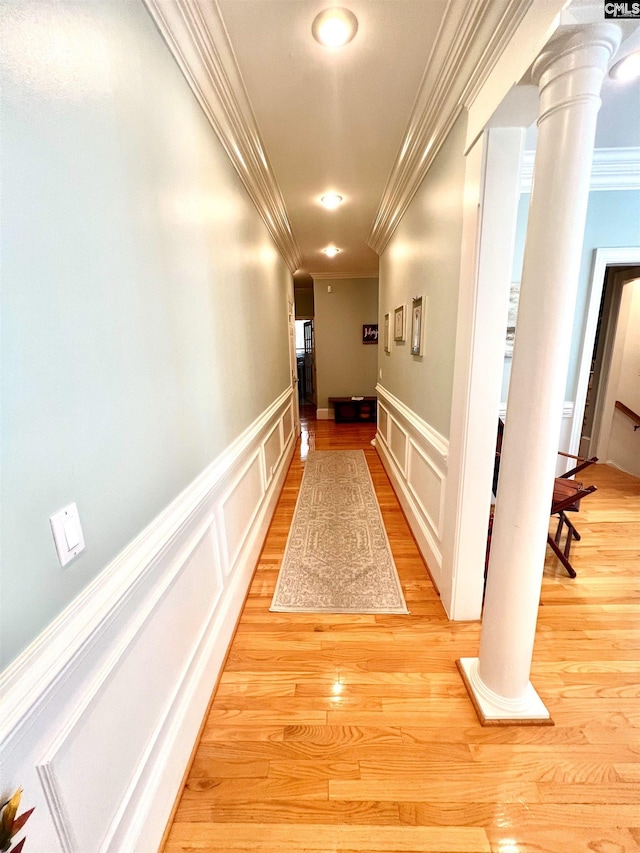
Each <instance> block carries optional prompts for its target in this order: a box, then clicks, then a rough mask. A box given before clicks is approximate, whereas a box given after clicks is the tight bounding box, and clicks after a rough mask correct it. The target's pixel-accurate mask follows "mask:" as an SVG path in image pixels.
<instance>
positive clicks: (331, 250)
mask: <svg viewBox="0 0 640 853" xmlns="http://www.w3.org/2000/svg"><path fill="white" fill-rule="evenodd" d="M322 251H323V252H324V253H325V255H326V256H327V257H328V258H335V256H336V255H337V254H338V252H339V251H340V249H338V248H336V246H327V248H326V249H323V250H322Z"/></svg>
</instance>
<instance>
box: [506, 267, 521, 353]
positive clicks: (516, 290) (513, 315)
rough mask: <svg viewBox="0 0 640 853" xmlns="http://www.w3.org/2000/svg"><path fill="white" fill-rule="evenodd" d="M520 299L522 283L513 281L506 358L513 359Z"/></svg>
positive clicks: (510, 293)
mask: <svg viewBox="0 0 640 853" xmlns="http://www.w3.org/2000/svg"><path fill="white" fill-rule="evenodd" d="M519 299H520V282H519V281H512V282H511V287H510V288H509V313H508V315H507V340H506V342H505V348H504V357H505V358H512V356H513V342H514V340H515V337H516V320H517V319H518V301H519Z"/></svg>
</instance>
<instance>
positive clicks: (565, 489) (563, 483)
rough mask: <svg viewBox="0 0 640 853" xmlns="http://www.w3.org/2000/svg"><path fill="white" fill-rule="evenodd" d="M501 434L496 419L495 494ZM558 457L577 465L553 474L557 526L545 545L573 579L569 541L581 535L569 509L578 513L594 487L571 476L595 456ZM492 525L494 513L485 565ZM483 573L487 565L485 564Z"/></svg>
mask: <svg viewBox="0 0 640 853" xmlns="http://www.w3.org/2000/svg"><path fill="white" fill-rule="evenodd" d="M503 435H504V422H503V420H502V418H498V437H497V441H496V459H495V463H494V466H493V493H494V495H495V494H497V489H498V478H499V476H500V456H501V453H502V439H503ZM558 456H562V457H564V458H565V459H574V460H575V461H576V462H577V463H578V464H577V465H576V466H575V467H574V468H571V470H569V471H567V472H566V473H564V474H562V476H560V477H556V478H555V481H554V486H553V498H552V500H551V513H550V514H551V515H552V516H553V515H557V516H558V526H557V527H556V532H555V535H554V536H553V537H552V536H551V534H548V535H547V544H548V545H549V547H550V548H551V550H552V551H553V553H554V554H555V555H556V557H557V558H558V559H559V560H560V562H561V563H562V565H563V566H564V568H565V569H566V571H567V574H568V575H569V577H572V578H575V576H576V572H575V569H574V568H573V566H572V565H571V563H570V562H569V553H570V551H571V543H572V542H573V541H574V540H575V541H576V542H579V541H580V534H579V533H578V531H577V530H576V528H575V526H574V525H573V523H572V522H571V521H570V520H569V518H568V517H567V515H566V514H567V513H568V512H579V510H580V501H581V500H582V498H584V497H586V496H587V495H591V494H593V492H595V491H596V487H595V486H587V487H584V486H583V484H582V483H578V482H576V481H575V480H573V479H571V478H572V477H574V476H575V475H576V474H577V473H578V472H579V471H583V470H584V469H585V468H588V467H589V465H593V464H594V463H596V462H597V461H598V457H597V456H592V457H591V459H585V458H583V457H581V456H574V455H573V454H572V453H562V452H561V451H558ZM492 527H493V513H492V514H491V518H490V520H489V535H488V540H487V558H486V560H487V566H488V564H489V550H490V546H491V532H492ZM565 528H566V539H565V543H564V547H563V548H561V547H560V540H561V538H562V533H563V531H564V530H565ZM485 574H486V567H485Z"/></svg>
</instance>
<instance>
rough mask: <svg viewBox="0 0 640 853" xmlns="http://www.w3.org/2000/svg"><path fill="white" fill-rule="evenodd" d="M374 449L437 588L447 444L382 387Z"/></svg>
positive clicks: (440, 567) (439, 569)
mask: <svg viewBox="0 0 640 853" xmlns="http://www.w3.org/2000/svg"><path fill="white" fill-rule="evenodd" d="M376 392H377V394H378V431H377V435H376V448H377V450H378V453H379V454H380V458H381V459H382V463H383V465H384V467H385V469H386V471H387V473H388V475H389V478H390V479H391V482H392V484H393V487H394V489H395V492H396V494H397V495H398V499H399V501H400V504H401V505H402V508H403V510H404V512H405V515H406V516H407V520H408V521H409V526H410V527H411V530H412V532H413V535H414V536H415V537H416V541H417V543H418V546H419V548H420V551H421V553H422V556H423V557H424V559H425V562H426V563H427V566H428V567H429V572H430V573H431V577H432V578H433V581H434V583H435V585H436V587H438V585H439V582H440V575H441V571H442V516H443V506H444V496H445V488H446V479H447V454H448V441H447V439H446V438H444V437H443V436H441V435H440V434H439V433H437V432H436V431H435V430H434V429H433V428H432V427H430V426H429V424H427V423H426V422H425V421H423V420H422V419H421V418H420V417H419V416H418V415H416V414H415V412H412V411H411V410H410V409H408V408H407V407H406V406H405V405H404V403H402V402H401V401H400V400H398V399H397V398H396V397H395V396H394V395H393V394H391V392H389V391H388V390H387V389H386V388H384V387H383V386H381V385H378V386H377V388H376Z"/></svg>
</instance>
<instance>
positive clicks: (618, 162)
mask: <svg viewBox="0 0 640 853" xmlns="http://www.w3.org/2000/svg"><path fill="white" fill-rule="evenodd" d="M534 158H535V151H525V152H524V155H523V159H522V172H521V179H520V192H521V193H530V192H531V182H532V180H533V161H534ZM589 189H590V191H591V192H598V191H608V190H640V148H596V150H595V151H594V152H593V166H592V168H591V183H590V184H589Z"/></svg>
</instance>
